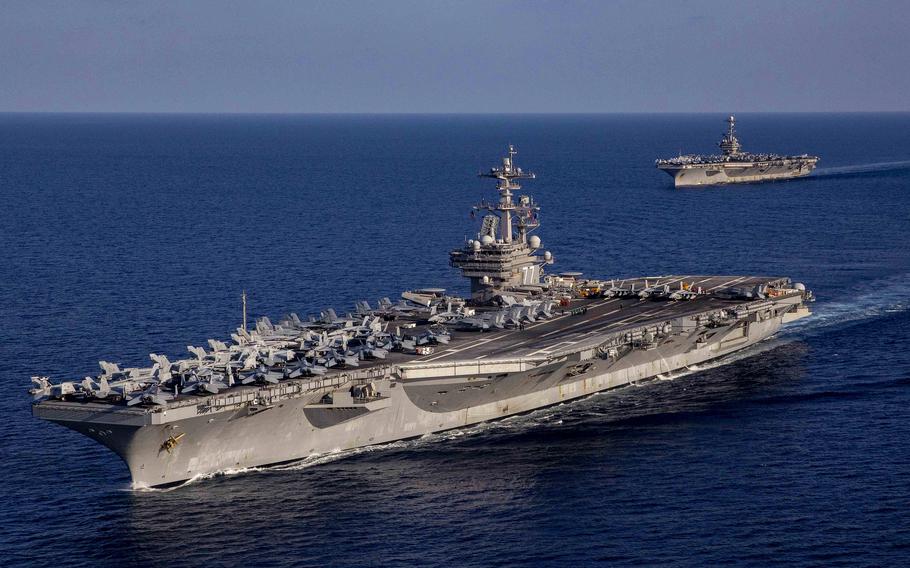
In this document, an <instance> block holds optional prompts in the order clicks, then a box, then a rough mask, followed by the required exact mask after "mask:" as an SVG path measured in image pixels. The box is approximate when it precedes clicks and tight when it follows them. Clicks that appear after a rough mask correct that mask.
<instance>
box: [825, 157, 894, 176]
mask: <svg viewBox="0 0 910 568" xmlns="http://www.w3.org/2000/svg"><path fill="white" fill-rule="evenodd" d="M904 170H910V160H903V161H897V162H875V163H871V164H854V165H850V166H838V167H833V168H818V169H816V170H815V172H814V173H813V174H812V175H811V176H810V177H811V178H830V177H846V176H859V175H864V174H877V173H885V172H898V171H904Z"/></svg>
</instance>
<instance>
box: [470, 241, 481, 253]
mask: <svg viewBox="0 0 910 568" xmlns="http://www.w3.org/2000/svg"><path fill="white" fill-rule="evenodd" d="M471 248H472V249H474V252H477V251H479V250H480V241H471Z"/></svg>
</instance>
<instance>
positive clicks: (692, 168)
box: [656, 115, 818, 187]
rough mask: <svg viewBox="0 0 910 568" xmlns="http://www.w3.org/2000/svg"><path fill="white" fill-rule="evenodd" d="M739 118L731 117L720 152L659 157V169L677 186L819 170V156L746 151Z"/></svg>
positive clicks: (785, 176) (781, 176)
mask: <svg viewBox="0 0 910 568" xmlns="http://www.w3.org/2000/svg"><path fill="white" fill-rule="evenodd" d="M735 126H736V117H734V116H733V115H730V117H729V118H728V119H727V132H726V133H725V134H724V137H723V138H722V139H721V141H720V143H719V144H718V147H719V148H720V150H721V154H720V155H701V154H687V155H680V156H677V157H675V158H669V159H659V160H657V162H656V165H657V168H658V169H661V170H663V171H665V172H667V173H668V174H670V175H671V176H672V177H673V183H674V185H676V187H685V186H698V185H715V184H724V183H753V182H760V181H770V180H781V179H790V178H797V177H803V176H807V175H809V174H810V173H812V170H814V169H815V165H816V164H817V163H818V156H810V155H808V154H802V155H800V156H781V155H778V154H754V153H751V152H743V151H742V145H741V144H740V142H739V139H738V138H737V137H736V130H735Z"/></svg>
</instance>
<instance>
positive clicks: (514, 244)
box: [449, 144, 553, 303]
mask: <svg viewBox="0 0 910 568" xmlns="http://www.w3.org/2000/svg"><path fill="white" fill-rule="evenodd" d="M517 153H518V151H517V150H516V149H515V146H513V145H511V144H509V152H508V155H507V156H505V157H504V158H503V159H502V166H500V167H494V168H490V170H489V172H487V173H481V174H480V177H484V178H491V179H495V180H497V184H496V190H497V191H498V192H499V201H498V202H497V203H487V202H486V201H482V202H481V203H479V204H478V205H475V206H474V207H473V209H472V211H471V216H472V217H474V216H475V212H476V211H488V212H489V214H487V215H484V216H483V218H482V223H481V228H480V232H479V233H478V235H477V240H473V239H472V240H469V241H467V242H466V243H465V246H464V247H463V248H460V249H456V250H453V251H452V252H451V253H450V255H449V259H450V264H451V265H452V266H454V267H455V268H459V269H461V271H462V274H463V275H464V276H465V277H467V278H469V279H470V280H471V292H472V298H473V300H474V301H475V302H477V303H485V302H487V301H489V300H491V299H492V298H493V297H495V296H496V295H497V294H498V293H500V292H502V291H505V290H510V291H512V293H516V294H521V293H524V294H533V293H534V292H535V291H537V292H539V291H540V290H541V289H542V288H543V283H542V282H541V277H542V275H543V267H544V266H545V265H547V264H552V263H553V255H552V254H550V253H549V252H544V253H543V255H542V256H538V253H539V252H540V249H541V242H540V238H539V237H537V236H536V235H535V236H532V237H529V236H528V235H529V233H530V232H531V231H533V230H534V229H536V228H537V227H539V226H540V222H539V221H538V219H537V212H538V211H540V207H539V206H538V205H537V203H535V202H534V200H533V199H532V198H531V197H530V196H527V195H521V196H518V199H517V202H516V201H513V199H512V198H513V197H514V196H515V193H514V192H515V191H517V190H519V189H521V186H520V185H519V183H518V180H521V179H534V178H535V175H534V174H533V173H531V172H525V171H523V170H522V169H521V168H519V167H518V166H516V165H515V161H514V160H515V155H516V154H517ZM513 216H514V217H515V223H516V225H517V227H518V232H517V233H518V234H517V238H516V235H514V234H513V228H512V223H513Z"/></svg>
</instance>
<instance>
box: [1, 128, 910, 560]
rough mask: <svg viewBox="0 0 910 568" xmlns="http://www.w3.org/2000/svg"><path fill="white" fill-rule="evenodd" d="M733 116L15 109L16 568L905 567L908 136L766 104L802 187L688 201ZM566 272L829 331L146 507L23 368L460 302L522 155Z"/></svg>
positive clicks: (777, 146) (779, 339)
mask: <svg viewBox="0 0 910 568" xmlns="http://www.w3.org/2000/svg"><path fill="white" fill-rule="evenodd" d="M724 118H725V117H724V116H722V115H707V114H705V115H673V114H668V115H594V116H583V115H539V116H538V115H528V116H523V115H512V116H484V115H478V116H470V115H427V116H423V115H419V116H416V115H415V116H366V115H364V116H347V115H338V116H331V115H328V116H309V115H301V116H273V115H262V116H257V115H244V116H224V115H75V114H74V115H53V114H50V115H29V114H5V115H0V207H2V214H0V251H2V256H0V260H2V262H0V361H2V364H3V372H2V373H0V387H2V393H3V396H2V397H0V412H2V417H3V422H2V424H3V433H2V435H0V466H2V471H3V475H2V477H0V495H3V496H4V499H3V506H2V507H0V552H2V557H0V564H2V565H5V566H52V567H59V566H92V567H99V566H124V565H134V566H143V567H144V566H167V567H175V566H198V565H206V566H237V565H245V566H364V565H390V566H391V565H397V566H415V565H418V566H516V565H534V566H544V565H554V566H565V565H590V564H595V563H606V564H610V565H616V566H632V565H638V566H640V565H645V566H654V565H661V566H699V565H719V564H724V565H745V566H749V565H751V566H767V565H774V564H785V563H786V564H791V563H799V564H803V565H817V566H854V565H856V566H884V565H900V564H904V565H906V564H908V563H910V452H908V441H910V350H908V349H907V346H908V342H907V338H908V333H910V248H908V244H907V243H908V232H910V114H742V115H738V116H737V119H738V130H739V135H740V139H741V141H742V142H743V144H744V146H745V148H746V149H748V150H755V151H774V152H780V153H803V152H808V153H811V154H817V155H819V156H821V162H820V163H819V169H818V170H817V171H816V173H815V174H813V175H812V176H811V177H808V178H805V179H800V180H793V181H787V182H778V183H765V184H754V185H739V186H727V187H710V188H700V189H681V190H677V189H674V188H673V187H672V182H671V178H670V177H669V176H667V175H666V174H664V173H662V172H660V171H658V170H657V169H656V168H655V167H654V160H655V159H656V158H657V157H666V156H671V155H675V154H676V153H677V152H679V151H680V150H682V151H684V152H711V151H712V150H713V149H714V146H713V145H714V143H715V142H716V141H717V140H719V138H720V135H721V134H722V132H723V130H724V126H725V125H724V123H723V119H724ZM510 143H512V144H515V145H516V146H517V148H518V150H519V152H520V153H519V154H518V156H517V157H516V162H517V164H518V165H519V166H521V167H523V168H524V169H526V170H530V171H533V172H535V173H536V174H537V179H536V180H533V181H529V182H526V183H525V184H524V188H523V191H526V192H527V193H529V194H531V195H533V196H534V197H535V198H536V200H537V201H538V202H539V203H540V204H541V205H542V207H543V210H542V212H541V215H540V218H541V223H542V227H541V229H540V231H539V233H538V234H539V235H540V236H541V238H542V240H543V243H544V247H545V248H546V249H548V250H551V251H552V252H553V254H554V256H555V258H556V264H555V265H554V266H553V270H556V271H568V270H578V271H582V272H584V273H585V274H586V275H589V276H591V277H604V278H611V277H623V276H637V275H646V274H647V275H658V274H668V273H676V274H698V273H709V274H712V273H713V274H725V273H730V274H747V273H751V274H768V275H784V276H790V277H792V278H793V279H794V280H795V281H799V282H804V283H806V285H807V286H808V287H809V288H810V289H811V290H813V291H814V292H815V294H816V296H817V298H818V300H817V302H816V303H815V304H814V305H813V309H814V311H815V315H814V317H812V318H808V319H806V320H802V321H800V322H797V323H796V324H794V325H793V326H791V327H788V328H786V329H784V330H783V331H782V332H781V333H779V334H778V335H777V336H775V337H774V338H772V339H771V340H769V341H766V342H763V343H762V344H760V345H758V346H756V347H755V348H753V349H751V350H749V351H747V352H743V353H739V354H737V355H735V356H734V357H731V358H729V359H727V360H724V361H722V363H724V364H712V365H709V366H706V367H705V368H700V369H693V370H692V372H690V373H688V374H685V375H681V376H676V377H674V378H673V380H657V381H653V382H650V383H645V384H641V385H639V386H637V387H629V388H624V389H620V390H617V391H613V392H609V393H601V394H597V395H594V396H591V397H588V398H586V399H584V400H580V401H576V402H572V403H567V404H563V405H560V406H557V407H552V408H547V409H543V410H540V411H537V412H533V413H530V414H527V415H522V416H518V417H514V418H510V419H507V420H503V421H499V422H494V423H489V424H482V425H479V426H476V427H472V428H467V429H463V430H458V431H453V432H448V433H444V434H440V435H433V436H427V437H424V438H421V439H419V440H415V441H408V442H400V443H394V444H387V445H382V446H377V447H371V448H367V449H362V450H357V451H350V452H340V453H337V454H330V455H324V456H319V457H317V458H311V459H308V460H304V461H302V462H300V463H297V464H293V465H290V466H283V467H276V468H271V469H253V470H245V471H240V472H228V473H226V474H224V475H218V476H214V477H211V478H208V479H202V480H197V481H194V482H192V483H189V484H187V485H185V486H182V487H178V488H176V489H173V490H167V491H154V490H151V491H150V490H144V491H140V490H135V489H133V488H131V486H130V479H129V475H128V472H127V469H126V467H125V466H124V464H123V463H121V462H120V460H119V458H117V457H116V456H115V455H114V454H113V453H111V452H109V451H108V450H106V449H104V448H102V447H101V446H99V445H97V444H95V443H94V442H92V441H91V440H89V439H88V438H84V437H82V436H80V435H78V434H76V433H74V432H71V431H69V430H66V429H64V428H62V427H60V426H56V425H52V424H49V423H45V422H42V421H38V420H37V419H34V418H32V416H31V411H30V397H29V396H28V395H27V393H26V390H27V389H28V388H29V386H30V385H29V376H31V375H36V374H47V375H51V376H52V377H54V378H56V379H64V378H68V379H80V378H81V377H82V376H84V375H86V374H95V373H96V372H97V371H98V366H97V362H98V360H108V361H116V362H119V363H121V364H122V365H148V364H150V361H149V360H148V354H149V353H152V352H156V353H165V354H167V355H169V356H171V357H172V358H173V357H176V356H182V355H184V354H185V346H187V345H201V344H204V343H205V340H206V339H207V338H210V337H214V338H221V339H226V338H228V335H229V332H230V331H232V330H233V329H234V328H235V327H237V326H238V325H239V323H240V318H241V304H240V294H241V291H242V290H246V291H247V293H248V295H249V302H250V310H251V313H252V314H253V315H254V316H259V315H268V316H270V317H272V319H275V318H277V317H278V316H281V315H282V314H285V313H288V312H291V311H296V312H297V313H300V314H306V313H313V312H318V311H320V310H322V309H324V308H326V307H334V308H336V309H338V310H339V311H346V310H348V309H350V308H351V307H352V306H353V303H354V301H356V300H359V299H367V300H370V301H371V302H374V303H375V300H376V299H377V298H379V297H382V296H391V297H395V296H396V295H397V294H398V293H399V292H400V291H402V290H405V289H410V288H415V287H426V286H440V287H445V288H447V289H448V290H449V291H450V292H452V293H459V294H466V293H467V287H466V286H465V282H463V281H462V279H461V278H460V276H459V275H458V273H457V271H456V270H455V269H453V268H450V267H449V266H448V263H447V254H448V251H449V250H450V249H452V248H454V247H456V246H460V244H461V243H463V241H464V239H465V238H466V237H468V238H469V237H471V236H472V234H473V232H474V231H476V225H475V222H474V221H472V220H471V218H470V216H469V211H470V205H471V204H473V203H474V202H476V201H478V200H479V199H481V198H483V197H487V198H491V197H493V194H494V193H495V192H494V191H493V187H492V184H491V183H490V182H489V180H481V179H478V178H477V172H478V171H480V170H481V169H485V168H488V167H490V166H493V165H496V164H497V162H498V160H499V159H500V157H501V156H502V155H503V154H504V152H505V150H506V148H507V146H508V144H510Z"/></svg>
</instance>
